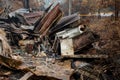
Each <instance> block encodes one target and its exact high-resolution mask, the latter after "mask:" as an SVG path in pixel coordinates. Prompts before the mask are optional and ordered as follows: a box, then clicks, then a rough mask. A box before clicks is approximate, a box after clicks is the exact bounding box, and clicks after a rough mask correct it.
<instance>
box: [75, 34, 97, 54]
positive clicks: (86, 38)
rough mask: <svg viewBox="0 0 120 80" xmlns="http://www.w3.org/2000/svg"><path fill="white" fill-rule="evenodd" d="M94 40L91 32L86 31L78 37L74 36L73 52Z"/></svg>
mask: <svg viewBox="0 0 120 80" xmlns="http://www.w3.org/2000/svg"><path fill="white" fill-rule="evenodd" d="M94 41H95V37H94V35H93V33H91V32H86V33H84V34H82V35H80V36H78V37H75V38H74V39H73V44H74V50H75V52H77V51H79V50H81V49H82V48H84V47H86V46H87V45H89V44H91V43H93V42H94Z"/></svg>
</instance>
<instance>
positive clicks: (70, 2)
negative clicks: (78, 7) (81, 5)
mask: <svg viewBox="0 0 120 80" xmlns="http://www.w3.org/2000/svg"><path fill="white" fill-rule="evenodd" d="M71 10H72V0H69V15H71V13H72V11H71Z"/></svg>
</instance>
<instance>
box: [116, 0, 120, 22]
mask: <svg viewBox="0 0 120 80" xmlns="http://www.w3.org/2000/svg"><path fill="white" fill-rule="evenodd" d="M118 17H119V1H118V0H115V20H117V19H118Z"/></svg>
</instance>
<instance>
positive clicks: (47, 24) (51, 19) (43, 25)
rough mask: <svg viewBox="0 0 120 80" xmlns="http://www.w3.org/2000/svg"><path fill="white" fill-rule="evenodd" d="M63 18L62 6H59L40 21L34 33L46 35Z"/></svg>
mask: <svg viewBox="0 0 120 80" xmlns="http://www.w3.org/2000/svg"><path fill="white" fill-rule="evenodd" d="M61 17H62V11H61V9H60V5H59V4H57V5H56V6H55V7H54V8H53V9H52V10H51V11H50V12H49V13H47V14H46V15H45V17H44V18H43V19H42V20H41V21H40V23H39V25H38V26H37V27H36V28H35V30H34V32H40V34H41V35H43V36H44V35H46V33H47V32H48V30H49V29H50V28H51V26H52V25H53V24H54V23H55V22H57V21H58V20H59V19H60V18H61Z"/></svg>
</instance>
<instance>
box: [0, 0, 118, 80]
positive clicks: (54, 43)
mask: <svg viewBox="0 0 120 80" xmlns="http://www.w3.org/2000/svg"><path fill="white" fill-rule="evenodd" d="M26 1H27V0H26ZM8 2H9V1H8ZM13 2H14V1H13ZM15 3H16V5H15V6H18V7H20V8H18V7H15V9H12V10H11V9H9V8H10V7H9V8H8V6H7V8H8V9H7V8H4V7H2V8H1V9H0V80H119V79H120V76H119V75H120V20H119V18H118V19H117V20H115V19H114V18H113V17H114V15H112V16H111V17H101V18H99V17H98V18H97V16H86V17H83V16H80V15H79V14H78V13H75V14H71V15H68V16H64V12H63V11H62V9H61V7H60V4H59V3H58V4H57V5H55V6H53V4H51V5H50V6H49V7H47V8H46V9H45V10H42V11H41V10H38V9H36V10H34V9H33V10H32V9H29V6H28V4H24V7H25V8H21V7H22V6H23V5H22V3H21V2H20V3H19V2H16V1H15ZM25 3H26V2H25ZM30 3H31V2H30ZM7 4H12V5H14V4H13V3H11V2H10V3H7ZM17 4H19V5H20V6H19V5H17ZM31 5H32V3H31ZM36 6H37V5H36ZM26 7H27V8H26Z"/></svg>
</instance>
